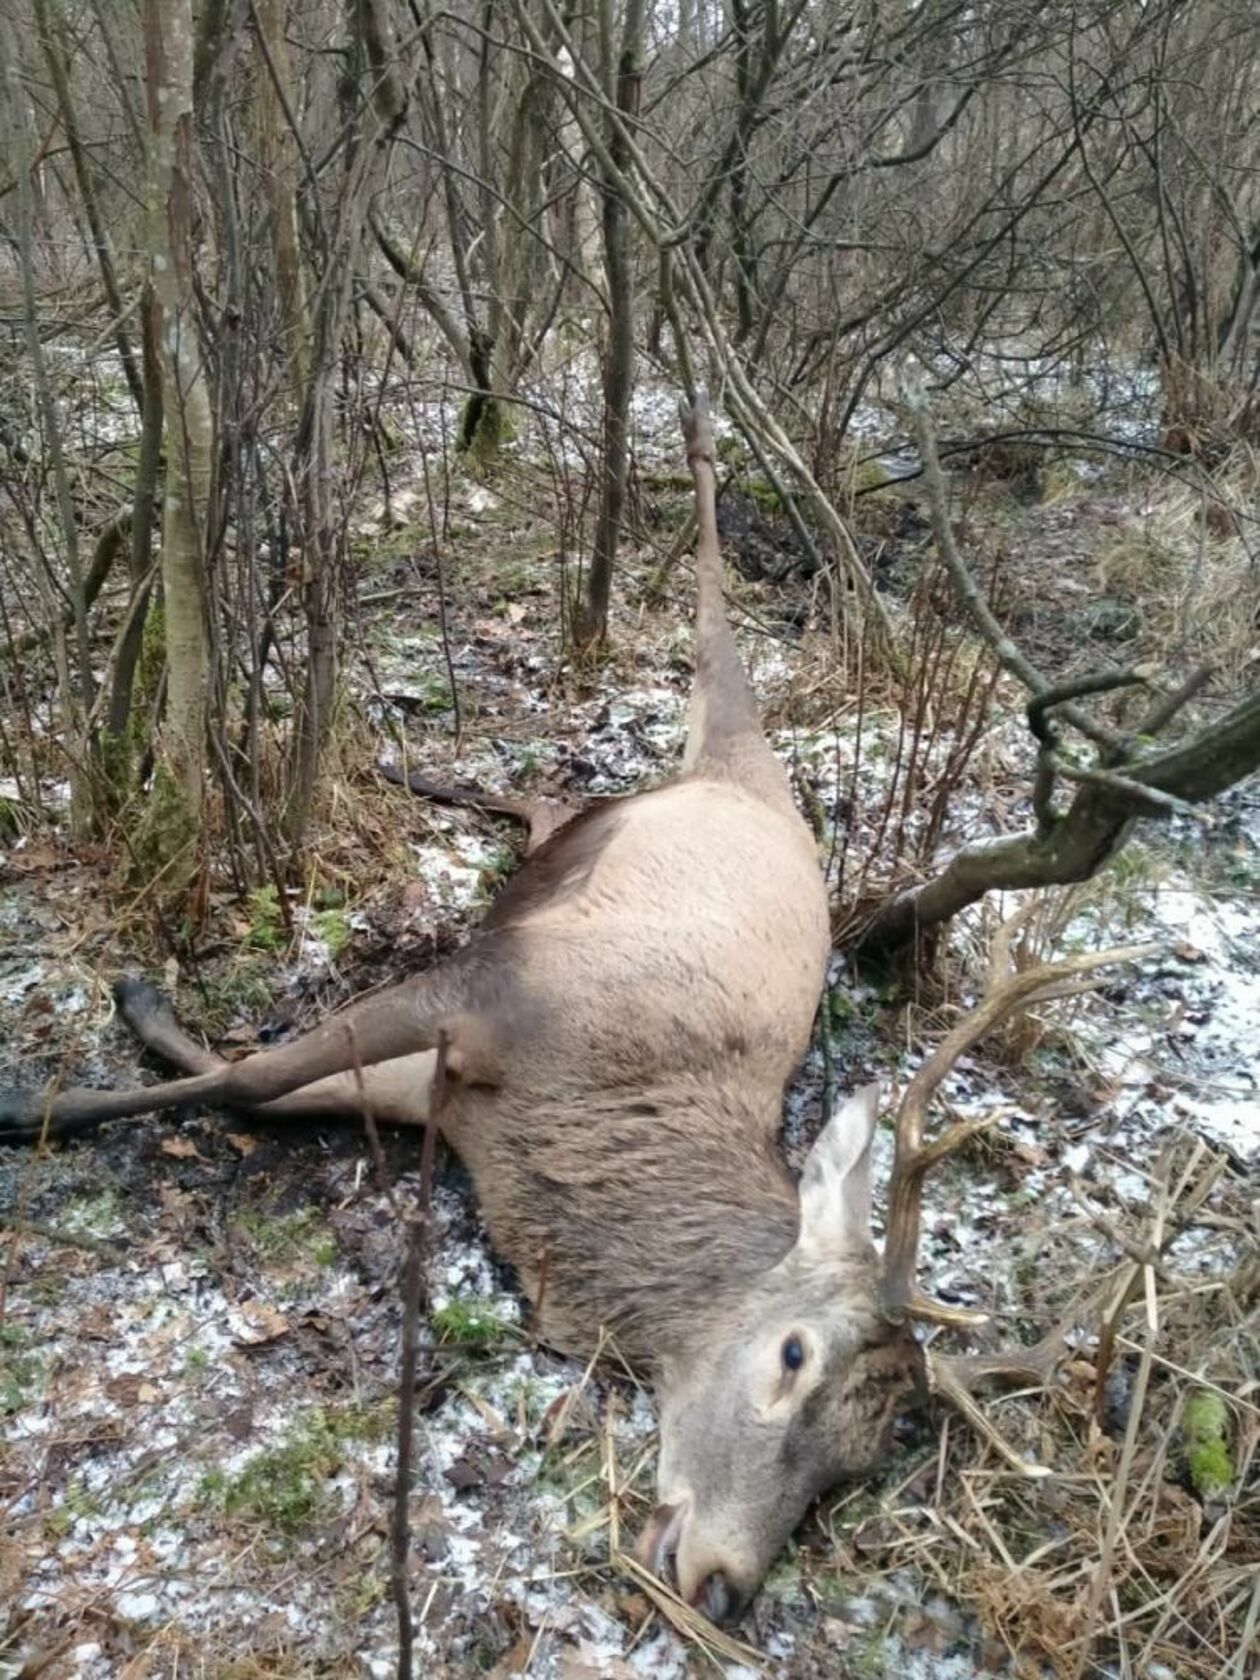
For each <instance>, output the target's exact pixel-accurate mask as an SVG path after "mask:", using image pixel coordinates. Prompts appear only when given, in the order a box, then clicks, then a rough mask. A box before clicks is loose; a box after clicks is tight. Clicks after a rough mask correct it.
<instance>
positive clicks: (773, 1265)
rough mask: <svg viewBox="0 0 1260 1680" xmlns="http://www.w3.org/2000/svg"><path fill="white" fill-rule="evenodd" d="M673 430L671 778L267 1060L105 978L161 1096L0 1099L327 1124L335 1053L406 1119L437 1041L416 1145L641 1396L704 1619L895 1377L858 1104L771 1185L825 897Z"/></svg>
mask: <svg viewBox="0 0 1260 1680" xmlns="http://www.w3.org/2000/svg"><path fill="white" fill-rule="evenodd" d="M684 427H685V430H686V433H687V441H688V458H689V460H690V462H691V466H692V469H693V473H694V476H695V482H696V494H697V506H698V515H699V532H700V541H699V550H698V558H697V570H698V585H699V594H698V608H697V657H696V678H695V692H694V695H693V699H692V710H691V717H690V723H689V735H688V741H687V747H686V753H685V757H684V766H683V772H682V774H681V775H680V776H679V778H678V779H677V780H675V781H673V782H671V783H669V784H667V785H666V786H663V787H660V788H658V789H655V790H654V791H651V792H647V793H642V794H637V795H635V796H634V797H632V798H627V799H624V800H615V801H609V802H607V803H604V804H602V805H600V806H598V807H596V808H594V809H592V810H591V811H588V812H586V813H584V814H583V815H581V816H579V817H576V818H575V819H574V820H572V821H570V822H568V823H567V824H565V826H563V827H561V828H560V829H558V830H557V831H556V832H554V833H552V834H551V835H550V836H549V837H548V838H547V839H545V840H544V841H543V843H542V844H541V845H540V846H539V847H538V848H537V850H536V851H534V852H533V853H532V855H531V856H530V857H529V858H528V859H527V860H526V862H525V864H524V865H523V866H522V868H521V870H520V872H519V873H518V874H517V875H516V877H515V878H514V879H513V880H512V881H511V882H510V883H509V885H508V886H507V888H506V890H505V891H504V892H503V894H502V896H501V897H500V898H499V900H498V901H497V903H496V904H495V905H494V907H493V908H492V910H491V911H490V913H489V914H488V915H487V917H486V918H485V921H484V923H483V925H482V927H481V928H480V929H479V931H478V933H477V934H476V935H475V936H474V938H473V940H472V941H471V943H470V944H469V945H468V946H467V948H466V949H465V950H463V951H462V952H461V953H459V954H458V955H457V956H456V957H455V958H454V959H453V960H451V961H450V962H448V963H446V964H444V965H443V966H442V967H441V968H439V969H437V970H435V971H433V972H432V973H430V974H426V975H422V976H420V977H418V978H416V979H413V980H410V981H408V982H406V983H405V984H402V985H400V986H398V987H396V988H394V989H393V990H391V991H389V992H386V993H382V994H380V995H378V996H376V997H373V998H371V999H369V1000H367V1001H366V1002H364V1003H361V1004H360V1005H358V1006H356V1007H355V1008H353V1009H351V1010H349V1011H347V1012H346V1013H345V1014H344V1015H342V1016H340V1017H338V1018H336V1019H334V1020H331V1021H328V1022H325V1023H324V1025H323V1026H321V1027H319V1028H317V1029H316V1030H315V1031H314V1032H313V1033H311V1034H309V1035H307V1036H306V1037H305V1038H303V1039H300V1040H298V1041H297V1042H296V1043H294V1044H291V1045H287V1046H284V1047H283V1048H280V1049H277V1050H272V1051H267V1052H263V1053H261V1054H259V1055H258V1056H256V1057H251V1058H249V1059H247V1060H245V1061H243V1062H239V1063H235V1064H233V1065H231V1066H227V1065H225V1064H223V1063H220V1062H218V1061H217V1059H215V1058H214V1057H212V1056H210V1055H209V1054H208V1053H207V1052H205V1051H201V1050H199V1049H198V1048H197V1047H196V1046H194V1045H192V1044H191V1041H189V1040H188V1039H187V1038H186V1036H185V1035H183V1034H182V1033H181V1032H180V1030H179V1028H178V1027H177V1026H176V1024H175V1023H174V1021H173V1018H172V1017H171V1016H170V1014H169V1011H168V1010H166V1008H165V1006H164V1005H163V1004H162V1003H161V1001H160V1000H159V999H158V998H157V997H156V995H155V994H153V993H152V992H151V991H150V990H149V989H148V988H137V987H136V986H135V985H132V986H131V987H129V988H127V989H125V990H124V993H123V999H124V1007H125V1008H126V1009H127V1010H128V1012H129V1015H130V1017H131V1019H132V1020H133V1022H134V1024H135V1025H136V1026H137V1027H138V1028H139V1030H140V1031H141V1033H142V1035H143V1036H145V1037H146V1039H147V1040H148V1041H149V1042H150V1043H152V1044H154V1045H155V1047H156V1048H158V1049H159V1050H161V1051H163V1053H164V1054H166V1055H167V1056H168V1057H169V1058H170V1059H171V1060H172V1061H174V1062H175V1063H176V1064H177V1065H179V1066H180V1067H182V1068H183V1069H184V1070H185V1072H186V1073H188V1074H190V1075H191V1077H189V1078H185V1079H182V1080H177V1081H175V1082H173V1083H171V1084H168V1085H166V1086H159V1087H155V1088H152V1089H148V1090H144V1091H140V1092H135V1091H133V1092H94V1093H91V1092H83V1091H74V1092H67V1093H64V1094H62V1095H60V1096H58V1097H56V1098H55V1099H54V1100H53V1101H52V1103H51V1104H50V1105H49V1106H48V1111H47V1114H45V1105H44V1104H43V1102H42V1100H41V1099H40V1098H39V1097H38V1096H28V1097H27V1098H26V1099H22V1098H21V1097H20V1095H19V1096H17V1097H14V1098H12V1099H11V1100H10V1102H9V1103H8V1105H7V1114H8V1118H9V1121H10V1125H11V1130H12V1135H18V1134H21V1135H26V1136H29V1135H31V1133H32V1132H37V1131H38V1130H39V1129H40V1127H41V1126H45V1125H47V1126H51V1127H52V1129H53V1130H60V1129H69V1128H71V1127H73V1126H74V1125H76V1124H83V1123H90V1122H92V1121H94V1120H97V1119H103V1118H109V1117H111V1116H114V1115H122V1114H129V1113H134V1112H137V1111H138V1110H139V1109H150V1110H151V1109H153V1108H158V1107H162V1108H165V1107H173V1106H176V1105H178V1104H183V1103H188V1102H214V1103H227V1104H237V1105H243V1106H247V1107H251V1108H254V1109H258V1110H260V1111H262V1112H271V1113H275V1114H299V1113H311V1112H315V1113H326V1112H334V1111H343V1112H344V1111H349V1112H353V1111H354V1110H355V1108H356V1106H357V1103H358V1094H357V1093H358V1087H357V1083H356V1076H355V1074H354V1073H353V1072H351V1071H348V1070H350V1069H351V1068H352V1067H353V1064H354V1062H355V1061H356V1060H357V1061H358V1062H359V1063H360V1064H361V1066H362V1069H363V1075H364V1080H365V1085H366V1090H367V1093H368V1096H369V1098H370V1100H371V1102H372V1103H373V1106H374V1108H375V1110H376V1112H377V1115H378V1117H379V1118H381V1119H383V1120H395V1121H399V1122H403V1123H407V1122H411V1123H416V1122H422V1121H423V1120H424V1119H425V1118H426V1117H427V1114H428V1112H429V1099H430V1091H431V1085H432V1081H433V1078H434V1070H435V1064H436V1060H437V1054H436V1051H437V1046H438V1044H439V1041H440V1040H442V1039H444V1040H445V1044H446V1052H447V1054H446V1076H447V1080H448V1085H447V1088H446V1090H445V1091H444V1093H443V1102H442V1105H441V1126H442V1130H443V1132H444V1134H445V1136H446V1137H447V1139H448V1140H449V1142H450V1143H451V1144H452V1145H453V1146H454V1148H455V1149H456V1150H457V1151H458V1152H459V1154H460V1155H461V1156H462V1157H463V1159H464V1160H465V1162H466V1163H467V1165H468V1167H469V1169H470V1171H471V1174H472V1178H473V1182H474V1185H475V1187H476V1193H477V1196H478V1199H479V1201H480V1203H481V1205H482V1207H483V1209H484V1210H485V1214H486V1217H487V1221H488V1223H489V1227H490V1232H491V1236H492V1239H493V1241H494V1243H495V1245H496V1247H497V1248H498V1249H499V1251H500V1252H501V1253H502V1254H503V1255H504V1256H505V1257H506V1258H507V1259H508V1260H509V1261H511V1262H512V1264H513V1265H514V1266H515V1268H516V1270H517V1273H518V1275H519V1277H520V1280H521V1283H522V1285H523V1287H524V1289H525V1291H526V1293H527V1294H528V1295H529V1296H530V1297H531V1298H532V1299H533V1300H534V1302H535V1305H536V1307H537V1308H538V1309H539V1320H540V1331H541V1334H542V1335H543V1336H544V1337H545V1338H546V1339H547V1340H548V1341H550V1342H552V1343H554V1344H555V1345H556V1346H557V1347H559V1348H562V1349H565V1350H568V1351H571V1352H574V1353H577V1354H582V1355H586V1354H589V1353H590V1352H591V1351H592V1348H593V1346H594V1344H595V1342H596V1340H597V1338H598V1335H599V1333H600V1332H601V1330H603V1331H606V1332H607V1333H609V1334H610V1335H611V1336H612V1337H613V1338H614V1339H615V1342H616V1344H617V1346H618V1348H619V1349H620V1350H621V1352H622V1353H623V1354H624V1356H625V1357H626V1358H628V1359H629V1360H631V1361H633V1362H634V1363H636V1364H637V1365H639V1366H640V1367H641V1368H642V1369H643V1370H644V1371H645V1372H646V1373H647V1374H648V1375H649V1376H650V1377H651V1378H652V1380H653V1382H654V1384H655V1387H656V1391H657V1395H658V1399H659V1404H660V1421H661V1461H660V1473H659V1486H660V1501H661V1503H660V1509H659V1510H658V1512H657V1515H656V1517H654V1518H653V1520H652V1523H651V1524H650V1525H649V1528H648V1531H647V1534H646V1535H645V1537H644V1541H643V1554H644V1556H645V1558H646V1559H647V1561H649V1562H650V1563H651V1564H652V1565H653V1566H654V1567H657V1568H660V1569H666V1568H667V1567H668V1566H669V1565H670V1562H671V1560H672V1565H673V1568H674V1571H675V1573H676V1578H677V1581H678V1584H679V1587H680V1590H681V1591H682V1592H683V1593H684V1594H685V1595H686V1596H687V1597H688V1598H689V1599H691V1600H692V1601H693V1602H695V1603H697V1604H698V1605H699V1606H700V1607H701V1608H703V1609H704V1610H706V1611H707V1612H708V1613H709V1614H710V1615H712V1616H713V1617H714V1618H715V1619H724V1618H729V1617H730V1616H732V1615H734V1614H735V1613H736V1612H737V1611H738V1610H739V1608H740V1607H741V1606H742V1605H743V1604H744V1603H746V1602H747V1600H748V1598H749V1597H750V1596H751V1594H752V1593H753V1592H754V1591H755V1590H756V1587H757V1586H758V1584H759V1583H760V1581H761V1580H762V1578H763V1577H764V1575H765V1572H766V1570H767V1569H768V1567H769V1565H770V1563H771V1562H772V1561H773V1558H774V1556H775V1554H776V1553H777V1551H778V1550H779V1548H780V1547H781V1546H782V1545H783V1543H784V1542H785V1541H786V1539H787V1537H788V1535H789V1534H790V1532H791V1530H792V1529H793V1528H794V1527H795V1525H796V1523H797V1522H798V1521H799V1519H800V1517H801V1516H802V1515H803V1513H804V1511H805V1509H806V1507H807V1506H808V1504H809V1503H810V1501H811V1500H812V1499H813V1498H815V1497H816V1496H817V1495H818V1494H819V1493H820V1492H821V1491H822V1490H823V1489H824V1488H826V1487H827V1486H828V1485H830V1484H831V1483H833V1482H834V1481H835V1480H836V1479H837V1477H838V1476H839V1475H841V1474H843V1473H845V1472H847V1471H858V1470H862V1469H864V1468H866V1467H867V1466H868V1465H869V1464H870V1463H871V1462H872V1461H873V1460H874V1459H875V1458H876V1457H877V1456H878V1454H879V1453H880V1451H881V1449H882V1447H883V1445H884V1443H885V1440H886V1437H887V1433H888V1429H889V1426H890V1423H891V1418H892V1414H893V1410H894V1408H895V1406H896V1403H897V1402H898V1400H899V1399H900V1398H901V1397H902V1396H903V1395H904V1394H905V1393H906V1391H907V1389H908V1388H909V1387H910V1385H911V1384H912V1382H913V1381H914V1379H915V1373H916V1370H917V1366H918V1356H917V1350H916V1347H915V1344H914V1342H913V1340H912V1339H911V1338H910V1337H909V1335H908V1333H906V1332H904V1331H894V1330H893V1329H891V1328H890V1327H889V1326H888V1325H887V1324H886V1323H885V1322H884V1321H883V1319H882V1318H881V1316H880V1313H879V1310H878V1304H877V1301H878V1297H877V1288H876V1284H877V1278H876V1262H875V1256H874V1250H873V1248H872V1246H871V1243H870V1239H869V1236H868V1201H869V1185H868V1183H867V1164H866V1157H867V1145H868V1142H869V1137H870V1132H871V1129H872V1127H873V1123H874V1103H873V1100H872V1098H871V1096H870V1094H869V1093H862V1094H860V1095H859V1096H858V1097H857V1098H854V1099H852V1100H851V1101H850V1102H849V1103H847V1104H846V1105H845V1106H844V1107H843V1108H842V1110H841V1112H840V1113H839V1114H837V1115H836V1116H835V1118H834V1119H833V1120H832V1121H831V1122H830V1124H829V1125H828V1126H827V1127H826V1128H825V1130H824V1132H823V1134H822V1136H821V1137H820V1139H819V1141H818V1143H817V1144H816V1145H815V1148H814V1150H813V1151H812V1153H811V1155H810V1157H809V1160H808V1162H807V1165H806V1170H805V1175H804V1177H803V1179H802V1181H801V1184H800V1185H799V1186H798V1185H797V1184H796V1183H795V1182H794V1181H793V1179H792V1177H791V1175H790V1174H789V1173H788V1172H787V1170H786V1168H785V1166H784V1164H783V1161H782V1159H781V1157H780V1154H779V1150H778V1147H777V1141H776V1140H777V1135H778V1130H779V1123H780V1114H781V1103H782V1098H783V1092H784V1087H785V1085H786V1083H787V1081H788V1080H789V1079H790V1078H791V1076H792V1074H793V1072H794V1071H795V1069H796V1068H797V1066H798V1064H799V1063H800V1060H801V1058H802V1055H803V1053H804V1051H805V1048H806V1045H807V1043H808V1040H809V1035H810V1031H811V1026H812V1022H813V1018H814V1014H815V1010H816V1008H817V1004H818V1000H819V996H820V991H821V987H822V983H823V977H824V968H825V963H826V959H827V954H828V948H829V934H828V917H827V901H826V894H825V891H824V885H823V880H822V876H821V873H820V870H819V866H818V860H817V856H816V851H815V846H814V841H813V839H812V836H811V835H810V833H809V830H808V829H807V827H806V826H805V824H804V822H803V821H802V820H801V818H800V817H799V815H798V814H797V812H796V810H795V808H794V806H793V803H792V799H791V796H790V791H789V787H788V782H787V778H786V776H785V774H784V771H783V768H782V766H781V765H780V764H779V762H778V761H777V759H776V758H775V757H774V755H773V754H772V752H771V751H770V749H769V747H768V745H767V743H766V741H765V739H764V737H763V735H762V732H761V729H760V726H759V723H758V719H757V715H756V709H755V704H754V701H753V697H752V694H751V691H750V689H749V686H748V683H747V680H746V677H745V674H744V671H743V667H742V665H741V663H740V660H739V657H738V654H737V651H736V648H735V643H734V640H733V638H732V636H731V633H730V630H729V627H728V625H727V621H726V617H725V612H724V608H723V602H722V575H721V560H720V556H719V552H718V546H717V535H716V523H715V518H714V487H713V476H714V475H713V443H712V432H711V429H710V425H709V421H708V416H707V412H706V410H705V409H704V407H703V405H702V404H701V405H698V407H697V409H696V410H694V411H691V412H690V413H687V414H685V415H684ZM351 1032H352V1033H353V1045H352V1044H351ZM4 1112H5V1105H4V1104H3V1103H0V1115H2V1114H3V1113H4ZM2 1136H3V1132H2V1131H0V1137H2ZM544 1278H545V1284H544V1282H543V1280H544ZM540 1293H541V1299H540V1298H539V1297H540ZM798 1355H799V1358H798Z"/></svg>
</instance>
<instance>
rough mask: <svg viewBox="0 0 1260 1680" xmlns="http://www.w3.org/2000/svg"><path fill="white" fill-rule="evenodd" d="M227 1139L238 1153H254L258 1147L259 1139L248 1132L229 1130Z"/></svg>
mask: <svg viewBox="0 0 1260 1680" xmlns="http://www.w3.org/2000/svg"><path fill="white" fill-rule="evenodd" d="M227 1140H228V1142H229V1143H230V1144H231V1145H232V1148H233V1149H235V1151H236V1153H237V1154H238V1155H252V1154H253V1153H254V1151H255V1149H257V1148H258V1139H257V1138H256V1137H251V1136H250V1135H249V1133H248V1132H229V1133H228V1134H227Z"/></svg>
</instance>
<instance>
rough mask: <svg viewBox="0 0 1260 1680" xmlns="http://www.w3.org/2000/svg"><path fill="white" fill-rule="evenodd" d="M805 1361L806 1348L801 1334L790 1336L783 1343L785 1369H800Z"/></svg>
mask: <svg viewBox="0 0 1260 1680" xmlns="http://www.w3.org/2000/svg"><path fill="white" fill-rule="evenodd" d="M804 1363H805V1349H804V1347H803V1346H802V1345H801V1338H800V1337H799V1336H789V1337H788V1339H787V1341H786V1342H784V1344H783V1369H784V1370H785V1371H799V1370H800V1368H801V1366H802V1365H803V1364H804Z"/></svg>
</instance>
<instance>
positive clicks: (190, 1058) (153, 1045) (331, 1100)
mask: <svg viewBox="0 0 1260 1680" xmlns="http://www.w3.org/2000/svg"><path fill="white" fill-rule="evenodd" d="M116 993H117V997H118V1005H119V1009H120V1011H121V1013H122V1017H123V1019H124V1020H125V1021H126V1023H127V1025H128V1026H129V1027H130V1028H131V1030H132V1032H134V1033H135V1035H136V1037H137V1038H138V1039H139V1040H140V1042H141V1043H142V1044H143V1045H144V1046H145V1048H146V1049H149V1050H152V1051H153V1052H154V1053H155V1054H156V1055H158V1056H161V1058H162V1060H163V1061H166V1062H169V1063H170V1064H171V1066H172V1067H176V1068H178V1069H179V1070H180V1072H181V1073H209V1072H211V1071H212V1070H213V1069H216V1068H222V1067H226V1066H227V1063H226V1062H225V1061H224V1059H223V1057H222V1056H216V1055H215V1053H214V1051H213V1050H207V1049H206V1048H205V1047H204V1046H203V1045H200V1044H198V1043H197V1041H196V1039H194V1038H192V1037H191V1036H190V1035H189V1034H188V1033H186V1032H185V1031H184V1029H183V1027H181V1026H180V1024H179V1021H178V1020H177V1019H176V1016H175V1011H174V1010H173V1009H172V1008H171V1005H170V1001H169V999H168V998H167V997H166V996H165V995H164V994H163V993H162V992H160V991H159V990H158V989H157V987H156V986H151V985H150V984H149V983H148V981H146V980H123V981H120V982H119V984H118V986H117V988H116ZM436 1067H437V1051H436V1050H418V1051H416V1052H415V1054H414V1055H410V1056H395V1057H392V1058H391V1059H390V1060H389V1061H385V1062H375V1063H372V1064H370V1065H369V1066H367V1067H364V1068H361V1069H360V1070H359V1071H358V1072H356V1071H355V1070H354V1069H351V1070H350V1071H349V1072H348V1073H330V1074H329V1075H328V1076H327V1078H325V1079H317V1080H314V1081H313V1082H312V1083H311V1084H309V1085H301V1086H299V1087H298V1089H297V1090H296V1091H290V1092H289V1094H288V1096H286V1097H274V1098H273V1099H272V1100H271V1101H270V1102H265V1103H260V1104H259V1105H258V1106H257V1107H256V1108H252V1109H250V1110H248V1113H249V1114H250V1115H251V1116H252V1115H257V1116H259V1117H260V1118H262V1119H266V1120H320V1119H345V1118H349V1117H352V1116H355V1115H361V1114H362V1112H363V1109H364V1107H365V1106H366V1107H367V1109H368V1111H369V1112H370V1114H371V1116H372V1118H373V1119H374V1120H377V1121H379V1122H380V1123H381V1124H382V1125H389V1126H423V1125H424V1124H425V1123H426V1121H427V1120H428V1118H429V1106H430V1099H431V1097H432V1090H433V1075H434V1072H435V1071H436ZM360 1077H361V1078H362V1085H361V1086H360Z"/></svg>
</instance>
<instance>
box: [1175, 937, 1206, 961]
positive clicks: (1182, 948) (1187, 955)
mask: <svg viewBox="0 0 1260 1680" xmlns="http://www.w3.org/2000/svg"><path fill="white" fill-rule="evenodd" d="M1173 956H1174V957H1180V958H1181V960H1182V962H1188V963H1201V962H1206V961H1207V960H1208V959H1207V952H1206V951H1200V949H1199V947H1198V946H1197V945H1191V944H1190V942H1189V941H1188V940H1185V939H1183V940H1180V941H1179V942H1178V943H1177V944H1176V945H1174V946H1173Z"/></svg>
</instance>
